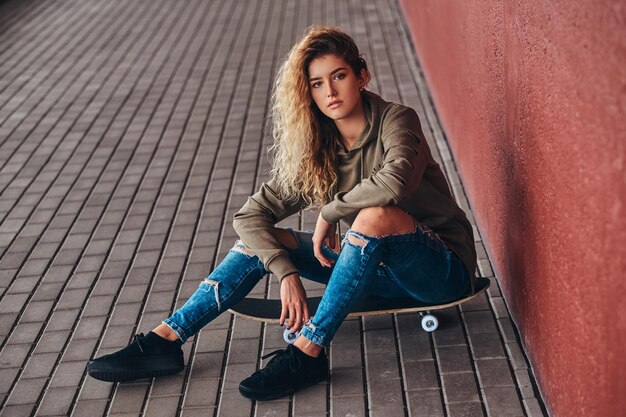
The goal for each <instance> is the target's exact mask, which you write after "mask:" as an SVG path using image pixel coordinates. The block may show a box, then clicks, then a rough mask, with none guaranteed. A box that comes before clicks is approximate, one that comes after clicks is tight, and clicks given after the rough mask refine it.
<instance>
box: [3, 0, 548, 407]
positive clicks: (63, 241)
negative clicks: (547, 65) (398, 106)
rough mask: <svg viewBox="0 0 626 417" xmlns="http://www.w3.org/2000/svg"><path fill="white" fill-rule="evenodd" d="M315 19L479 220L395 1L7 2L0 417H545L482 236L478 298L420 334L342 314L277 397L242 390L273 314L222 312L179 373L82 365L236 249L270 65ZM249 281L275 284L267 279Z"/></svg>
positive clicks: (394, 319) (270, 345) (117, 344)
mask: <svg viewBox="0 0 626 417" xmlns="http://www.w3.org/2000/svg"><path fill="white" fill-rule="evenodd" d="M321 22H323V23H330V24H337V25H340V26H342V27H344V28H345V29H347V30H348V31H349V32H350V33H351V34H352V35H353V36H354V38H355V39H356V41H357V43H358V44H359V45H360V47H361V48H362V50H363V51H364V52H365V54H366V56H367V59H368V60H369V64H370V66H371V69H372V72H373V75H374V79H373V82H372V85H371V88H372V90H373V91H377V92H380V93H381V94H382V95H383V96H384V97H385V98H387V99H389V100H392V101H398V102H402V103H405V104H407V105H409V106H412V107H413V108H415V109H416V111H417V112H418V114H419V115H420V118H421V120H422V123H423V126H424V131H425V134H426V136H427V139H428V141H429V143H430V145H431V148H432V150H433V153H434V154H435V157H436V158H437V160H438V161H439V162H440V163H441V165H442V166H443V167H444V168H445V171H446V174H447V175H448V178H449V180H450V182H451V184H452V187H453V191H454V194H455V196H456V198H457V199H458V201H459V202H460V204H461V205H462V206H463V208H464V209H465V210H466V212H467V213H468V216H469V217H470V220H471V221H472V222H473V223H474V220H473V217H472V213H471V211H470V209H469V207H468V203H467V200H466V197H465V194H464V190H463V186H462V184H461V181H460V179H459V176H458V174H457V172H456V169H455V165H454V161H453V160H452V157H451V154H450V151H449V148H448V145H447V143H446V140H445V137H444V134H443V131H442V129H441V126H440V125H439V121H438V119H437V115H436V113H435V110H434V109H433V107H432V103H431V101H430V98H429V92H428V89H427V86H426V85H425V82H424V79H423V76H422V73H421V70H420V68H419V65H418V63H417V61H416V57H415V55H414V53H413V50H412V47H411V45H410V40H409V39H410V38H409V36H408V33H407V29H406V26H405V24H404V21H403V18H402V15H401V11H400V9H399V6H398V4H397V3H396V2H395V1H394V0H383V1H374V0H368V1H360V0H359V1H357V0H352V1H341V2H335V1H329V0H328V1H326V0H324V1H322V0H317V1H311V2H305V1H279V0H249V1H237V2H234V1H230V0H214V1H206V0H188V1H178V0H142V1H131V0H118V1H96V0H84V1H66V0H56V1H42V0H41V1H36V0H9V1H4V2H2V3H1V4H0V193H1V194H0V366H1V373H0V416H2V417H7V416H22V417H23V416H30V415H38V416H60V415H71V416H87V415H88V416H91V417H93V416H100V415H102V416H105V415H106V416H140V415H143V416H155V417H157V416H174V415H183V416H185V417H188V416H196V415H198V416H200V415H201V416H207V415H209V416H210V415H213V416H238V417H240V416H270V415H271V416H327V415H332V416H366V415H368V416H385V417H393V416H412V417H416V416H429V417H433V416H450V417H453V416H491V417H501V416H532V417H535V416H541V415H545V411H544V410H545V407H544V406H543V404H542V403H541V399H540V397H539V395H538V392H537V389H536V387H535V384H534V381H533V374H532V371H531V369H530V368H529V364H528V362H527V360H526V358H525V355H524V352H523V350H522V349H521V347H520V344H519V342H518V338H517V336H516V333H515V328H514V325H513V323H512V321H511V319H510V317H509V315H508V312H507V307H506V304H505V302H504V300H503V298H502V296H501V293H500V291H499V289H498V282H497V279H496V278H495V277H494V274H493V271H492V269H491V266H490V264H489V259H488V258H487V255H486V252H485V249H484V246H483V242H482V241H481V239H480V233H479V232H478V230H475V232H476V239H477V240H476V247H477V249H478V252H479V254H480V271H479V272H480V274H481V275H483V276H487V277H491V279H492V286H491V289H490V290H489V293H488V294H486V295H485V296H483V297H480V298H478V299H477V300H476V301H474V302H472V303H468V304H465V305H464V306H462V307H461V308H457V309H450V310H447V311H443V312H442V313H441V315H440V318H441V321H442V326H441V328H440V330H438V331H437V332H435V333H434V334H427V333H425V332H423V331H422V330H421V329H420V325H419V318H418V316H417V315H415V314H402V315H388V316H380V317H374V318H365V319H350V320H347V321H346V322H345V323H344V324H343V326H342V327H341V329H340V331H339V333H338V334H337V337H336V339H335V340H334V342H333V345H332V347H331V349H330V359H331V367H332V377H331V380H330V382H329V383H324V384H319V385H317V386H315V387H311V388H309V389H306V390H303V391H301V392H299V393H297V394H295V395H293V396H292V397H291V398H285V399H281V400H277V401H271V402H264V403H258V404H257V403H253V402H249V401H247V400H245V399H243V398H242V397H241V396H240V395H239V393H238V392H237V384H238V383H239V381H240V380H241V379H242V378H244V377H245V376H247V375H249V374H250V373H251V372H252V371H254V370H255V369H257V368H258V367H259V366H261V365H262V361H261V359H260V356H261V355H263V354H265V353H267V352H268V351H271V350H273V349H275V348H278V347H282V346H284V342H283V341H282V336H281V332H280V328H278V326H274V325H262V324H260V323H257V322H252V321H246V320H240V319H236V318H233V317H231V316H230V314H224V315H222V316H220V317H219V318H218V319H217V320H216V321H215V322H213V323H211V325H209V326H207V327H206V328H205V329H204V330H203V331H202V332H201V333H200V334H199V335H196V336H195V337H194V338H192V339H190V340H189V342H188V343H186V344H185V345H184V351H185V357H186V363H187V368H186V369H185V371H184V372H182V373H180V374H179V375H174V376H171V377H164V378H158V379H156V380H143V381H136V382H133V383H124V384H109V383H103V382H100V381H96V380H93V379H91V378H89V377H87V376H86V374H85V364H86V362H87V360H89V358H92V357H94V356H99V355H102V354H105V353H109V352H112V351H115V350H117V349H119V348H121V347H123V346H125V345H126V344H127V343H128V342H129V340H130V339H131V338H132V336H133V335H134V334H135V333H136V332H140V331H143V332H145V331H147V330H149V329H150V328H152V327H154V326H155V325H157V324H159V323H160V320H162V319H163V318H165V317H166V316H167V315H168V314H169V313H170V312H171V311H172V310H173V309H174V308H176V307H177V306H180V305H182V303H184V301H185V300H186V299H187V298H188V297H189V296H190V295H191V294H192V293H193V291H194V290H195V289H196V287H197V285H198V283H199V281H200V280H201V279H202V278H203V277H205V276H206V275H207V274H208V272H209V271H211V269H212V268H213V267H214V266H215V265H216V263H217V262H219V260H221V259H222V258H223V257H224V256H225V254H226V253H227V251H228V250H229V249H230V247H231V246H232V244H233V242H234V240H235V239H236V234H235V232H234V230H233V228H232V225H231V219H232V215H233V214H234V212H235V211H236V210H238V209H239V208H240V207H241V205H242V204H243V203H244V202H245V201H246V198H247V197H248V196H249V195H250V194H251V193H253V192H254V191H255V190H256V189H257V188H258V187H259V185H260V184H261V182H262V181H265V180H266V179H267V173H268V170H269V165H268V158H267V154H266V151H265V150H266V148H267V147H268V146H269V145H270V144H271V137H270V135H269V132H268V129H267V127H266V123H265V120H266V119H265V117H266V114H267V110H268V101H269V93H270V89H271V83H272V79H273V77H274V74H275V71H276V70H277V66H278V65H279V63H280V61H281V59H282V57H283V56H284V54H285V52H286V51H287V50H288V48H289V47H290V45H291V44H292V43H293V41H294V40H295V39H296V37H297V36H298V34H299V33H300V32H301V31H302V30H303V29H304V28H305V27H306V26H308V25H309V24H312V23H321ZM315 218H316V213H314V212H308V211H307V212H303V213H301V214H300V215H298V216H294V217H293V218H291V219H288V220H286V221H285V222H284V225H286V226H292V227H295V228H301V229H310V228H312V227H313V225H314V221H315ZM307 289H308V292H309V293H310V294H314V295H319V294H321V293H322V291H323V289H322V288H321V287H320V286H319V285H317V284H311V283H307ZM253 295H255V296H270V297H278V288H277V285H276V282H275V280H274V279H273V278H271V277H270V278H268V279H267V280H263V281H262V282H261V283H260V284H259V285H258V286H257V287H256V288H255V289H254V290H253Z"/></svg>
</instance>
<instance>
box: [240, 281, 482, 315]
mask: <svg viewBox="0 0 626 417" xmlns="http://www.w3.org/2000/svg"><path fill="white" fill-rule="evenodd" d="M489 284H490V281H489V279H488V278H476V279H475V280H474V289H475V292H474V294H472V295H470V296H467V297H464V298H461V299H459V300H456V301H450V302H449V303H445V304H437V305H430V304H426V303H422V302H419V301H417V300H414V299H412V298H382V297H376V296H370V295H368V296H365V297H362V298H361V299H360V300H359V301H357V302H356V303H355V305H354V306H353V307H352V310H351V312H350V313H349V314H348V317H360V316H369V315H377V314H390V313H413V312H418V311H427V310H440V309H444V308H448V307H454V306H456V305H459V304H463V303H465V302H467V301H470V300H472V299H474V298H476V297H478V296H479V295H480V294H482V293H483V292H485V290H487V288H489ZM321 300H322V297H310V298H308V299H307V301H308V304H309V314H310V315H311V316H313V315H314V314H315V311H317V307H318V305H319V303H320V301H321ZM230 312H231V313H233V314H234V315H236V316H241V317H245V318H248V319H252V320H257V321H263V322H267V323H278V322H279V320H280V312H281V302H280V300H279V299H270V300H267V299H263V298H244V299H243V300H241V301H240V302H239V303H238V304H237V305H235V306H233V307H232V308H231V309H230Z"/></svg>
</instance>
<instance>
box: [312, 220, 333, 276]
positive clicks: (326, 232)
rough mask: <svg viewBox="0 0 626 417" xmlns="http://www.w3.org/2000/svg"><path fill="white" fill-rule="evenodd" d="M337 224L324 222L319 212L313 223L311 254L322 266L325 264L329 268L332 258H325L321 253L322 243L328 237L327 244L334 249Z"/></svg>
mask: <svg viewBox="0 0 626 417" xmlns="http://www.w3.org/2000/svg"><path fill="white" fill-rule="evenodd" d="M336 227H337V225H335V224H329V223H326V220H324V218H323V217H322V214H321V213H320V215H319V216H317V223H315V231H314V232H313V254H314V255H315V257H316V258H317V260H318V261H320V264H322V266H326V267H328V268H330V267H331V266H332V262H334V261H333V260H332V259H328V258H326V257H325V256H324V255H323V254H322V243H323V242H324V241H325V240H327V239H328V243H327V245H328V246H329V247H330V248H331V249H335V244H336V242H335V230H336Z"/></svg>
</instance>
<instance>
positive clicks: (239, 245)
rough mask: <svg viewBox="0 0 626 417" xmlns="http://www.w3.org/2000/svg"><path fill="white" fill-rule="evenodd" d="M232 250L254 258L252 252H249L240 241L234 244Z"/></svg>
mask: <svg viewBox="0 0 626 417" xmlns="http://www.w3.org/2000/svg"><path fill="white" fill-rule="evenodd" d="M233 250H234V251H235V252H240V253H243V254H244V255H248V256H254V252H252V251H251V250H250V248H248V247H247V246H246V245H245V244H244V243H243V242H242V241H241V240H238V241H236V242H235V246H233Z"/></svg>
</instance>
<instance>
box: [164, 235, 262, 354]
mask: <svg viewBox="0 0 626 417" xmlns="http://www.w3.org/2000/svg"><path fill="white" fill-rule="evenodd" d="M266 273H267V272H266V271H265V268H264V267H263V263H262V262H261V260H260V259H259V258H258V257H257V256H256V255H254V254H253V253H251V252H250V251H249V250H248V249H247V248H246V246H245V245H244V244H243V243H241V241H237V243H235V246H234V247H233V248H232V249H231V250H230V251H229V252H228V254H227V255H226V257H225V258H224V260H223V261H222V262H220V264H219V265H218V266H217V267H216V268H215V269H214V270H213V272H211V273H210V274H209V276H208V277H206V278H204V279H203V280H202V282H201V283H200V285H199V287H198V289H197V290H196V291H195V292H194V293H193V294H192V296H191V297H189V299H188V300H187V302H185V304H184V305H183V306H182V307H180V308H179V309H178V310H176V311H174V313H173V314H172V315H171V316H170V317H168V318H167V319H165V320H163V324H162V325H161V326H158V327H157V328H156V329H155V330H154V332H155V333H157V334H159V335H161V334H160V333H161V332H162V329H163V327H164V326H166V327H167V328H169V329H170V331H165V332H163V333H166V334H169V335H170V337H171V333H170V332H174V333H175V335H176V336H177V338H178V339H180V341H181V342H185V341H186V340H187V339H188V338H189V337H191V336H192V335H194V334H196V333H198V332H199V331H200V329H202V328H203V327H204V326H206V325H207V324H208V323H209V322H210V321H212V320H213V319H215V318H216V317H217V316H218V315H220V314H221V313H223V312H224V311H227V310H228V309H229V308H230V307H232V306H233V305H235V304H236V303H237V302H239V301H240V300H241V299H243V298H244V297H245V296H246V295H247V294H248V293H249V292H250V291H251V290H252V289H253V288H254V286H255V285H256V284H257V283H258V282H259V280H260V279H261V278H263V276H264V275H265V274H266Z"/></svg>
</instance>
